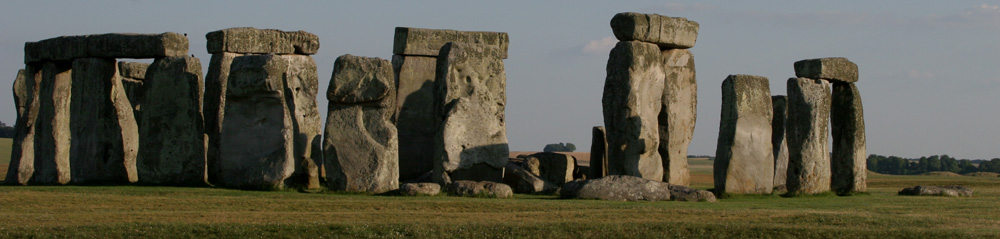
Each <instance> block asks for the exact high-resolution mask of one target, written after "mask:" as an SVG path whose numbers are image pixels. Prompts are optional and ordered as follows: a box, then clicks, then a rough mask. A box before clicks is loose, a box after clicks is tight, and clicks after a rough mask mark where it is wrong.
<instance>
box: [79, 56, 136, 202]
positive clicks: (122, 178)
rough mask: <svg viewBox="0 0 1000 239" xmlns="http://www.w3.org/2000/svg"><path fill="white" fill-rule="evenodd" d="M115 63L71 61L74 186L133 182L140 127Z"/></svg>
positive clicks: (97, 59) (110, 60) (101, 59)
mask: <svg viewBox="0 0 1000 239" xmlns="http://www.w3.org/2000/svg"><path fill="white" fill-rule="evenodd" d="M117 67H118V66H117V63H116V62H115V60H114V59H110V58H79V59H76V60H73V70H72V79H73V83H72V84H73V86H74V87H73V89H72V93H71V94H70V95H71V100H70V132H71V134H72V137H71V140H70V155H69V162H70V169H71V175H72V182H73V183H74V184H88V183H97V184H116V183H133V182H136V181H137V180H138V176H137V174H136V165H135V160H136V154H137V153H138V150H139V129H138V126H137V125H136V123H135V118H134V117H133V115H132V114H133V112H132V105H131V103H129V101H128V98H127V96H126V95H125V89H124V88H123V86H122V83H121V78H120V77H119V76H118V68H117Z"/></svg>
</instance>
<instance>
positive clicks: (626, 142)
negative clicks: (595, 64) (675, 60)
mask: <svg viewBox="0 0 1000 239" xmlns="http://www.w3.org/2000/svg"><path fill="white" fill-rule="evenodd" d="M665 78H666V76H665V74H664V64H663V61H662V56H661V52H660V49H659V48H658V47H656V45H654V44H651V43H643V42H637V41H624V42H619V43H618V45H616V46H615V48H614V49H611V54H610V56H609V58H608V65H607V78H606V79H605V81H604V98H603V100H602V106H603V110H604V126H605V127H607V131H608V132H607V133H608V135H607V140H608V174H610V175H631V176H638V177H642V178H646V179H650V180H656V181H660V180H663V162H662V161H661V159H660V153H659V151H658V148H659V145H660V135H659V130H658V128H659V123H658V122H657V121H658V119H657V116H658V114H659V113H660V108H661V104H662V103H663V87H664V79H665Z"/></svg>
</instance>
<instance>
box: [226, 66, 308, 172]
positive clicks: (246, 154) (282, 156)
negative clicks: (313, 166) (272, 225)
mask: <svg viewBox="0 0 1000 239" xmlns="http://www.w3.org/2000/svg"><path fill="white" fill-rule="evenodd" d="M290 65H291V64H290V63H289V61H288V59H287V58H284V57H282V56H277V55H252V56H242V57H237V58H235V59H233V64H232V65H231V69H230V73H229V80H228V81H229V82H228V83H227V86H228V88H227V91H226V108H225V115H226V117H225V119H224V120H223V121H222V130H221V132H220V133H219V159H218V160H219V161H218V170H219V171H218V175H217V179H218V181H216V182H214V183H216V184H217V185H220V186H224V187H231V188H246V189H280V188H284V187H285V180H286V179H288V178H289V177H291V176H292V173H293V172H294V171H295V166H296V165H295V156H294V149H295V144H294V139H293V138H294V133H295V131H294V128H293V123H292V116H291V109H289V108H288V105H287V103H286V102H285V101H286V99H287V97H286V96H285V94H286V93H288V92H286V91H285V85H284V84H285V83H284V82H285V80H286V78H287V77H289V76H288V74H287V72H289V68H290V67H291V66H290Z"/></svg>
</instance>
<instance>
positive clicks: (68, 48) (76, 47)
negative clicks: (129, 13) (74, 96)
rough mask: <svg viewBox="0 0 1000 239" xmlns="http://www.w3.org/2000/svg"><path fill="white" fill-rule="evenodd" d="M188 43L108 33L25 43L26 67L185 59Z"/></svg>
mask: <svg viewBox="0 0 1000 239" xmlns="http://www.w3.org/2000/svg"><path fill="white" fill-rule="evenodd" d="M187 53H188V39H187V37H186V36H184V35H181V34H180V33H173V32H166V33H161V34H135V33H108V34H98V35H80V36H61V37H56V38H50V39H45V40H41V41H37V42H27V43H24V63H26V64H27V63H34V62H42V61H47V60H55V61H69V60H73V59H77V58H86V57H101V58H161V57H172V56H185V55H187Z"/></svg>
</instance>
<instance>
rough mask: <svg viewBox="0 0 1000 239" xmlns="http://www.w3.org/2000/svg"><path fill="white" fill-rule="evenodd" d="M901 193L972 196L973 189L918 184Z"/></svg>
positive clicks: (909, 194)
mask: <svg viewBox="0 0 1000 239" xmlns="http://www.w3.org/2000/svg"><path fill="white" fill-rule="evenodd" d="M899 195H908V196H949V197H972V189H971V188H968V187H965V186H958V185H950V186H941V187H938V186H923V185H918V186H916V187H912V188H904V189H903V190H900V191H899Z"/></svg>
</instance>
